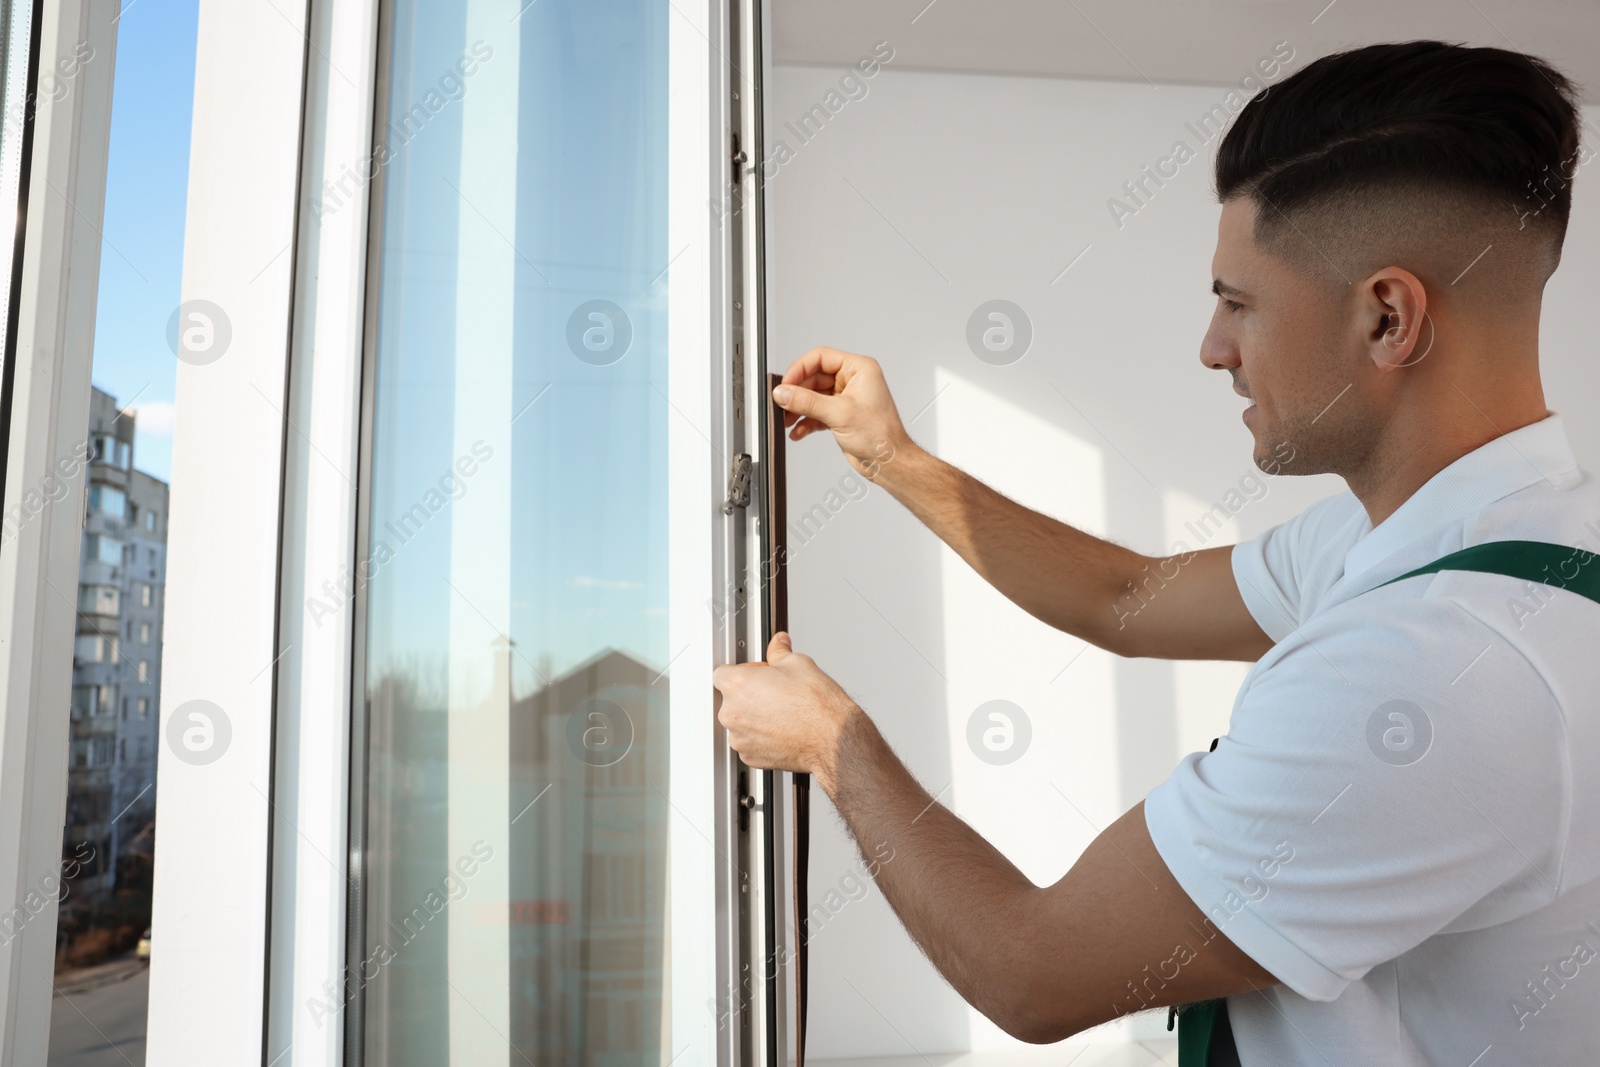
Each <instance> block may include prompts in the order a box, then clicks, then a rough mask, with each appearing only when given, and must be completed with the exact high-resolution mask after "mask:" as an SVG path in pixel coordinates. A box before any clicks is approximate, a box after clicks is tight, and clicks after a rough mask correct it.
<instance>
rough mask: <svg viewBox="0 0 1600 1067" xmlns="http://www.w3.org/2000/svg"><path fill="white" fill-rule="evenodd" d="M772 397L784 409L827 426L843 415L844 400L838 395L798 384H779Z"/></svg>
mask: <svg viewBox="0 0 1600 1067" xmlns="http://www.w3.org/2000/svg"><path fill="white" fill-rule="evenodd" d="M772 398H773V399H774V400H776V401H777V402H778V406H780V407H781V408H783V410H784V411H786V412H789V413H791V414H794V415H803V416H808V417H810V418H814V419H816V420H817V421H818V422H821V423H823V424H824V425H827V426H832V425H833V424H834V423H835V422H837V421H838V420H839V419H840V418H841V417H842V416H843V415H844V403H845V402H844V401H843V400H842V399H841V398H840V397H836V396H827V395H824V394H822V393H814V392H812V391H811V390H810V389H806V388H804V387H802V386H798V385H780V386H778V387H777V388H776V389H774V390H773V391H772ZM784 421H786V422H787V421H788V420H787V418H786V419H785V420H784Z"/></svg>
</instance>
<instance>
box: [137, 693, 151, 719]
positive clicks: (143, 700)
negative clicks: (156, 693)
mask: <svg viewBox="0 0 1600 1067" xmlns="http://www.w3.org/2000/svg"><path fill="white" fill-rule="evenodd" d="M138 707H139V718H141V719H143V718H147V717H148V716H149V715H150V698H149V697H140V698H139V705H138Z"/></svg>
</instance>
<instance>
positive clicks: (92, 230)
mask: <svg viewBox="0 0 1600 1067" xmlns="http://www.w3.org/2000/svg"><path fill="white" fill-rule="evenodd" d="M19 6H25V7H26V6H28V5H27V3H26V0H22V2H21V4H20V5H19ZM29 13H30V14H31V16H32V19H33V25H32V27H31V32H32V38H33V40H35V41H36V42H37V44H36V51H35V52H34V55H33V57H32V59H31V66H32V68H33V72H34V73H33V75H32V76H33V81H34V84H33V85H32V86H31V87H28V89H27V91H25V92H24V94H23V97H22V98H21V99H19V98H18V97H17V96H16V95H15V94H14V92H13V90H15V88H16V86H15V84H11V85H9V86H8V89H7V92H6V94H5V106H6V110H7V113H8V124H9V122H14V121H15V119H16V118H19V117H21V116H22V114H23V110H18V109H27V110H31V111H32V114H33V126H32V131H33V132H32V144H31V152H30V153H28V158H27V181H26V202H25V211H24V212H22V213H21V216H20V218H19V220H18V221H19V222H20V223H21V227H20V229H21V234H22V237H21V255H20V257H19V258H17V259H16V260H15V261H14V262H13V270H14V272H15V275H16V277H15V281H16V283H17V284H15V285H14V286H12V287H11V289H10V290H9V291H8V297H9V296H10V295H11V294H14V295H15V300H14V302H12V303H11V304H10V306H9V315H10V319H11V321H10V325H9V326H8V328H9V329H12V330H14V336H15V349H14V356H15V358H14V359H7V361H6V362H7V366H6V367H5V368H4V373H5V374H7V375H9V376H10V388H11V408H10V411H9V419H8V420H7V422H6V423H5V426H4V430H5V433H6V434H7V437H6V441H5V450H4V463H5V494H4V500H3V502H0V508H3V515H4V517H5V526H4V535H3V537H0V812H3V813H4V817H3V818H0V907H3V908H4V909H5V911H4V918H3V919H0V922H4V923H5V925H4V927H3V934H4V935H3V936H0V1063H5V1064H7V1065H12V1064H15V1065H17V1067H43V1065H44V1064H45V1062H46V1060H47V1058H48V1054H49V1043H50V1013H51V1009H52V997H53V994H54V983H53V980H52V979H53V975H54V970H55V933H56V911H57V907H56V906H57V903H58V894H59V892H60V887H61V875H62V867H61V851H62V838H61V833H62V825H63V823H64V822H65V812H66V801H67V796H66V793H67V759H68V743H69V739H70V736H71V733H70V731H71V727H70V714H71V686H72V651H73V643H74V634H75V631H76V628H77V627H76V615H77V598H76V591H77V584H78V560H79V553H80V551H81V545H80V539H81V526H82V523H81V515H82V513H83V511H82V509H83V507H84V505H85V503H86V499H85V496H86V494H85V492H84V483H85V481H86V479H85V478H84V476H83V475H84V469H85V460H86V458H87V437H88V425H89V392H90V363H91V360H92V358H93V352H94V327H95V310H96V303H97V296H98V290H99V277H100V246H101V243H102V237H101V233H100V226H101V220H102V216H103V212H104V205H105V183H106V159H107V146H108V143H109V137H110V130H111V85H112V76H113V72H114V70H115V66H116V25H115V19H114V17H113V16H114V7H113V6H112V5H107V4H93V3H89V2H87V0H78V2H62V3H51V4H40V3H36V4H33V5H31V7H30V9H29ZM15 25H16V24H15V23H13V26H15ZM85 45H86V46H87V47H88V48H89V49H92V52H88V53H85V52H83V51H81V50H80V49H81V47H82V46H85ZM16 54H17V50H13V58H15V57H16ZM21 54H22V56H23V58H24V59H25V60H27V49H26V48H24V49H22V50H21ZM86 54H87V55H88V56H89V57H90V58H89V59H88V60H87V61H83V59H84V56H85V55H86ZM74 56H76V57H77V59H78V61H79V62H78V63H76V64H74V63H73V62H72V61H71V58H70V57H74ZM63 60H66V61H67V63H66V65H65V66H57V64H58V62H60V61H63ZM67 69H72V70H74V76H73V78H72V81H71V82H70V83H67V84H66V91H65V92H64V93H63V92H55V91H53V89H52V82H50V81H49V80H48V79H49V78H50V77H52V76H53V73H52V72H54V71H59V70H67ZM11 73H12V74H13V75H15V73H16V71H15V68H14V67H13V70H12V72H11ZM53 84H54V85H60V84H62V83H61V81H60V79H59V78H57V79H56V80H55V82H54V83H53ZM8 132H9V131H8ZM15 162H16V164H17V166H18V168H19V169H20V167H21V166H22V165H23V159H22V158H21V157H20V156H19V157H18V158H17V159H16V160H15ZM9 177H10V176H9V175H8V176H7V180H9ZM19 206H23V205H19Z"/></svg>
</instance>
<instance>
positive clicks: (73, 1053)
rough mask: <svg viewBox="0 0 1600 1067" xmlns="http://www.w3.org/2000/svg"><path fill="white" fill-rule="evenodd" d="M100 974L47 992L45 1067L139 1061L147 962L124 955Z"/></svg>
mask: <svg viewBox="0 0 1600 1067" xmlns="http://www.w3.org/2000/svg"><path fill="white" fill-rule="evenodd" d="M102 977H103V979H104V980H103V981H101V982H100V983H99V984H92V985H90V986H89V988H84V989H80V990H79V991H76V992H74V991H72V990H73V989H74V987H75V986H81V985H84V984H86V983H72V984H68V985H67V986H66V989H67V990H68V991H67V992H66V993H65V994H64V995H58V996H55V997H53V998H51V1001H50V1064H49V1067H144V1034H145V1014H146V1007H147V1006H148V1004H149V1001H150V968H149V967H147V966H145V965H144V964H138V963H134V962H133V961H131V960H130V961H128V962H127V963H125V964H124V965H122V966H120V967H107V968H105V973H104V975H103V976H102Z"/></svg>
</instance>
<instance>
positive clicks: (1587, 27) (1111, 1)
mask: <svg viewBox="0 0 1600 1067" xmlns="http://www.w3.org/2000/svg"><path fill="white" fill-rule="evenodd" d="M771 18H772V50H773V58H774V59H775V60H776V61H777V62H778V63H803V64H820V65H827V66H834V65H838V66H844V65H846V64H851V63H854V62H856V61H857V60H858V59H860V58H861V57H862V56H864V55H866V54H867V53H869V52H870V51H871V50H872V45H873V43H874V42H876V41H879V40H884V41H887V42H889V44H890V45H891V46H892V47H893V48H894V60H893V65H894V68H895V69H897V70H942V71H967V72H973V73H987V74H1022V75H1042V76H1053V77H1068V78H1104V79H1114V80H1118V81H1133V82H1145V81H1149V82H1153V83H1159V82H1177V83H1187V84H1197V85H1232V84H1236V83H1238V82H1239V80H1240V79H1241V78H1242V77H1243V76H1244V75H1245V74H1246V73H1247V72H1249V71H1250V70H1251V69H1252V68H1253V67H1254V66H1255V65H1256V63H1257V62H1258V61H1260V60H1262V59H1264V58H1267V57H1269V56H1270V55H1271V54H1272V52H1273V49H1274V47H1275V46H1276V45H1277V44H1278V42H1280V41H1287V42H1288V43H1289V44H1290V45H1291V46H1292V47H1293V48H1294V62H1293V64H1292V67H1293V69H1299V68H1300V67H1302V66H1304V65H1305V63H1307V62H1309V61H1310V60H1311V59H1314V58H1316V57H1317V56H1321V55H1325V54H1327V53H1329V52H1336V51H1340V50H1341V49H1345V48H1350V47H1353V46H1358V45H1363V44H1372V43H1375V42H1378V41H1404V40H1411V39H1414V38H1435V39H1438V40H1445V41H1455V42H1459V43H1463V44H1474V45H1496V46H1498V47H1501V48H1513V49H1516V50H1518V51H1523V52H1528V53H1531V54H1533V55H1537V56H1541V57H1543V58H1545V59H1547V60H1549V61H1550V62H1551V63H1552V64H1554V65H1555V66H1556V67H1557V68H1558V69H1559V70H1561V71H1563V72H1565V73H1566V74H1567V76H1568V77H1570V78H1572V79H1573V80H1574V81H1576V82H1578V83H1579V85H1580V87H1581V90H1582V94H1583V100H1584V102H1585V103H1591V104H1593V103H1600V2H1597V0H1333V2H1332V3H1331V4H1329V3H1328V0H933V2H932V3H931V4H930V3H929V2H928V0H772V16H771Z"/></svg>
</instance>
